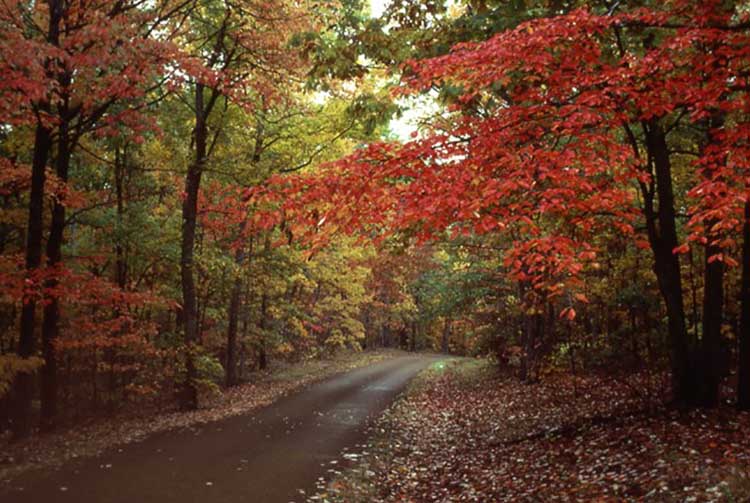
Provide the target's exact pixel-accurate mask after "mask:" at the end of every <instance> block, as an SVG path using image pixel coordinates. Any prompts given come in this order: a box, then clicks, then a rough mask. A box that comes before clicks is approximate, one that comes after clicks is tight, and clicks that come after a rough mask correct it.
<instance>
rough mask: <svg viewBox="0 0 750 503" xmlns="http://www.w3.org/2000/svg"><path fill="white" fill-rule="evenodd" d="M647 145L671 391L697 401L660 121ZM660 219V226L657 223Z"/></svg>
mask: <svg viewBox="0 0 750 503" xmlns="http://www.w3.org/2000/svg"><path fill="white" fill-rule="evenodd" d="M644 132H645V135H646V147H647V148H648V151H649V157H650V158H651V159H652V161H653V169H654V174H655V182H656V194H657V196H658V201H659V208H658V210H656V211H655V210H654V208H653V194H652V193H644V204H645V206H644V213H645V216H646V225H647V230H648V237H649V242H650V244H651V249H652V251H653V253H654V273H655V274H656V278H657V282H658V284H659V291H660V292H661V294H662V297H663V299H664V303H665V307H666V310H667V321H668V331H669V345H670V357H671V365H672V393H673V397H674V400H675V401H676V402H677V403H678V404H680V405H683V406H684V405H688V404H690V403H692V402H694V388H695V386H694V384H695V375H694V369H692V368H691V367H692V366H691V364H690V350H689V345H688V338H687V328H686V325H685V306H684V301H683V298H682V278H681V275H680V258H679V255H677V254H675V253H673V250H674V249H675V248H676V247H677V246H678V241H677V226H676V221H675V209H674V190H673V186H672V165H671V161H670V159H669V150H668V147H667V141H666V134H665V133H664V131H663V130H662V129H661V126H660V125H659V123H658V121H656V120H653V121H651V122H649V123H646V124H644ZM657 222H658V226H657Z"/></svg>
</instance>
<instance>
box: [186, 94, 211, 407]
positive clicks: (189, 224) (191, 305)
mask: <svg viewBox="0 0 750 503" xmlns="http://www.w3.org/2000/svg"><path fill="white" fill-rule="evenodd" d="M203 90H204V86H203V84H200V83H198V84H196V85H195V129H194V132H193V136H194V138H193V139H194V145H195V157H194V159H193V162H192V163H191V164H190V166H188V172H187V175H186V177H185V195H184V200H183V202H182V243H181V258H180V277H181V284H182V319H183V324H184V330H185V344H186V346H187V361H186V365H185V367H186V371H187V375H186V376H185V386H184V390H183V396H182V399H181V406H182V408H183V409H185V410H191V409H196V408H197V407H198V390H197V388H196V386H195V380H196V378H197V371H196V368H195V361H194V355H193V353H194V351H195V349H196V346H197V345H198V342H199V334H198V311H197V299H196V287H195V277H194V250H195V230H196V224H197V217H198V191H199V189H200V183H201V175H202V174H203V167H204V164H205V162H206V152H207V142H208V129H207V125H206V116H205V107H204V104H203Z"/></svg>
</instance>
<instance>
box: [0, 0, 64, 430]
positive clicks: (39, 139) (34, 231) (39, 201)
mask: <svg viewBox="0 0 750 503" xmlns="http://www.w3.org/2000/svg"><path fill="white" fill-rule="evenodd" d="M62 14H63V5H62V3H61V2H60V1H59V0H49V24H48V27H47V41H48V42H49V43H50V44H51V45H54V46H59V45H60V22H61V20H62ZM48 63H49V61H48ZM47 75H48V77H49V76H51V71H48V73H47ZM39 111H40V112H41V114H42V115H44V114H46V113H48V112H49V105H48V104H47V103H41V104H40V106H39ZM51 148H52V131H51V129H50V128H49V127H48V126H47V125H45V124H43V123H42V122H41V121H40V122H38V123H37V125H36V131H35V133H34V153H33V159H32V163H31V191H30V194H29V219H28V224H27V235H26V252H25V265H24V267H25V270H26V276H27V277H31V276H33V273H34V271H36V270H37V269H38V268H39V266H40V265H41V263H42V236H43V232H44V231H43V227H44V185H45V178H46V176H45V170H46V168H47V161H48V159H49V153H50V149H51ZM24 297H25V296H24ZM23 302H24V303H23V307H22V309H21V323H20V333H19V338H18V356H20V357H21V358H29V357H30V356H33V355H34V353H35V351H36V341H35V339H34V331H35V328H36V301H35V300H34V298H33V296H31V297H29V298H24V299H23ZM13 389H14V403H13V413H12V424H11V426H12V430H13V435H14V437H16V438H19V437H23V436H26V435H28V434H29V433H30V431H31V401H32V398H33V395H34V375H33V374H30V373H26V372H22V373H20V374H18V375H17V376H16V378H15V382H14V384H13Z"/></svg>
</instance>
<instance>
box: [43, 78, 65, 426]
mask: <svg viewBox="0 0 750 503" xmlns="http://www.w3.org/2000/svg"><path fill="white" fill-rule="evenodd" d="M69 81H70V77H69V76H66V77H65V79H64V82H69ZM66 115H67V110H66V108H65V107H64V106H63V107H62V108H61V110H60V116H61V118H62V119H61V122H60V124H59V126H58V141H57V159H56V163H55V164H56V169H55V171H56V175H57V177H58V178H59V179H60V180H61V181H62V182H64V183H65V182H67V181H68V171H69V169H70V155H71V151H70V137H69V132H68V122H67V117H66ZM64 233H65V202H61V201H57V200H56V201H55V203H54V206H53V208H52V221H51V224H50V232H49V239H48V240H47V267H49V268H50V269H53V270H54V269H55V268H58V267H60V265H61V264H62V244H63V238H64ZM59 283H60V280H59V278H58V277H57V275H53V276H51V277H50V278H49V279H48V280H47V281H46V282H45V288H46V289H47V290H48V291H54V290H55V289H56V288H57V287H58V285H59ZM59 325H60V299H59V298H58V297H57V296H51V297H50V298H48V299H47V303H46V305H45V306H44V320H43V322H42V349H43V353H44V367H42V386H41V406H42V411H41V425H42V428H44V429H51V428H52V427H53V426H54V422H55V416H56V415H57V356H56V354H55V341H56V340H57V338H58V336H59V332H60V326H59Z"/></svg>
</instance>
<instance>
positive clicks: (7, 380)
mask: <svg viewBox="0 0 750 503" xmlns="http://www.w3.org/2000/svg"><path fill="white" fill-rule="evenodd" d="M43 364H44V360H43V359H41V358H38V357H36V356H32V357H30V358H21V357H20V356H18V355H14V354H9V355H0V397H2V396H3V395H5V393H7V392H8V390H9V389H10V387H11V384H12V383H13V380H14V379H15V377H16V375H18V374H22V373H24V374H30V373H32V372H34V371H36V370H37V369H38V368H40V367H41V366H42V365H43Z"/></svg>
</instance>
